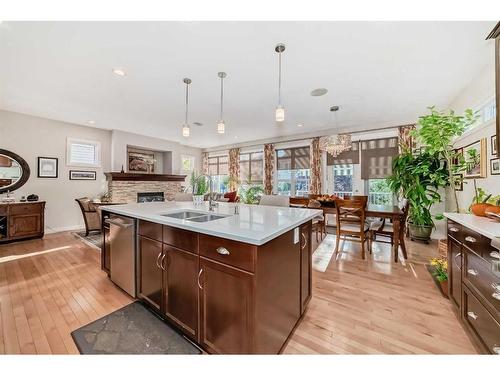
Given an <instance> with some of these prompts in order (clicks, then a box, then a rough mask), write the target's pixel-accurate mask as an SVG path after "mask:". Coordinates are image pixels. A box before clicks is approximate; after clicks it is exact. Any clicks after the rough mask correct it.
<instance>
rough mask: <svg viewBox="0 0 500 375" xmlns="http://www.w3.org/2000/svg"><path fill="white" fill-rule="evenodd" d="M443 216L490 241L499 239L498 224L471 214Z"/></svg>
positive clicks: (448, 214) (499, 223)
mask: <svg viewBox="0 0 500 375" xmlns="http://www.w3.org/2000/svg"><path fill="white" fill-rule="evenodd" d="M444 216H445V217H447V218H448V219H450V220H453V221H454V222H456V223H458V224H462V225H463V226H466V227H467V228H470V229H472V230H473V231H475V232H478V233H480V234H482V235H483V236H486V237H488V238H490V239H493V238H496V237H500V222H498V221H495V220H493V219H489V218H487V217H481V216H476V215H472V214H457V213H454V212H445V213H444Z"/></svg>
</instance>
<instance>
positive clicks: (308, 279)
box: [300, 223, 312, 314]
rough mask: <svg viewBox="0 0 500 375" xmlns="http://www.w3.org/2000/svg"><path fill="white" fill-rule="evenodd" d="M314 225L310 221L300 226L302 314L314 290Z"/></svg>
mask: <svg viewBox="0 0 500 375" xmlns="http://www.w3.org/2000/svg"><path fill="white" fill-rule="evenodd" d="M311 231H312V226H311V224H310V223H307V224H304V225H302V226H301V227H300V313H301V314H302V313H303V312H304V310H305V308H306V306H307V303H308V302H309V300H310V299H311V291H312V274H311V273H312V244H311Z"/></svg>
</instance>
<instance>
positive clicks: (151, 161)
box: [128, 151, 156, 173]
mask: <svg viewBox="0 0 500 375" xmlns="http://www.w3.org/2000/svg"><path fill="white" fill-rule="evenodd" d="M155 163H156V160H155V154H154V153H153V152H151V153H149V152H137V151H129V152H128V170H129V171H130V172H142V173H155Z"/></svg>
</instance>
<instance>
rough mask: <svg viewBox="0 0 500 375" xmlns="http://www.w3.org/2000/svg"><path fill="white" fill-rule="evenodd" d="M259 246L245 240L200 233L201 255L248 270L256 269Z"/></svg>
mask: <svg viewBox="0 0 500 375" xmlns="http://www.w3.org/2000/svg"><path fill="white" fill-rule="evenodd" d="M256 252H257V248H256V246H254V245H250V244H246V243H243V242H238V241H232V240H227V239H224V238H219V237H212V236H207V235H204V234H200V255H203V256H205V257H207V258H210V259H214V260H216V261H218V262H221V263H225V264H229V265H231V266H234V267H238V268H241V269H244V270H246V271H250V272H254V271H255V257H256Z"/></svg>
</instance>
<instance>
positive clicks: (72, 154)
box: [68, 138, 100, 167]
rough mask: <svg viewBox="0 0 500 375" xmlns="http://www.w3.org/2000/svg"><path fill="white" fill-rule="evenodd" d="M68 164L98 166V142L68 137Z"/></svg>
mask: <svg viewBox="0 0 500 375" xmlns="http://www.w3.org/2000/svg"><path fill="white" fill-rule="evenodd" d="M68 165H75V166H76V165H81V166H90V167H98V166H99V165H100V144H99V142H94V141H85V140H78V139H71V138H69V139H68Z"/></svg>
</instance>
